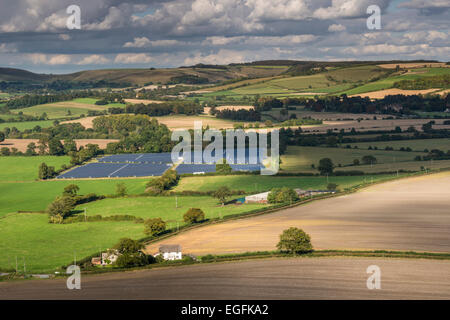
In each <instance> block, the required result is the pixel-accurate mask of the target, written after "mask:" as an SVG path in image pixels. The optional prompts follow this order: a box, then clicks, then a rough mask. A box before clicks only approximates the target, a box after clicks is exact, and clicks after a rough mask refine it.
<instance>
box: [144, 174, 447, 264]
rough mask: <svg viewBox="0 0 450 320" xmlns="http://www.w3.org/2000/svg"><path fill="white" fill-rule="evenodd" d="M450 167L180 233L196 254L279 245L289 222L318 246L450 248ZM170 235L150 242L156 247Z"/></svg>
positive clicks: (184, 245)
mask: <svg viewBox="0 0 450 320" xmlns="http://www.w3.org/2000/svg"><path fill="white" fill-rule="evenodd" d="M449 182H450V173H449V172H443V173H439V174H433V175H427V176H419V177H410V178H406V179H401V180H396V181H391V182H387V183H383V184H377V185H374V186H371V187H368V188H366V189H364V190H361V191H360V192H356V193H353V194H349V195H343V196H338V197H333V198H328V199H323V200H320V201H314V202H310V203H308V204H305V205H302V206H296V207H293V208H288V209H283V210H280V211H277V212H274V213H271V214H266V215H260V216H256V217H251V218H247V219H240V220H231V221H227V222H224V223H220V224H211V225H207V226H204V227H201V228H197V229H192V230H188V231H186V232H182V233H180V234H178V235H175V236H174V237H172V238H171V239H170V241H171V243H177V244H180V245H181V246H182V248H183V250H184V251H185V252H189V253H192V254H198V255H205V254H226V253H237V252H242V253H243V252H252V251H253V252H255V251H263V250H275V248H276V244H277V242H278V241H279V239H280V238H279V236H280V234H281V232H282V231H283V230H286V229H287V228H289V227H293V226H295V227H298V228H301V229H303V230H304V231H305V232H307V233H308V234H309V235H310V236H311V242H312V245H313V246H314V248H316V249H325V248H326V249H331V248H332V249H338V250H343V249H346V250H382V249H384V250H405V251H407V250H414V251H429V252H449V251H450V233H449V224H450V215H449V214H448V206H449V205H450V190H449V188H448V184H449ZM161 243H167V240H163V241H158V242H154V243H151V244H149V245H148V246H147V252H155V249H156V248H158V245H160V244H161Z"/></svg>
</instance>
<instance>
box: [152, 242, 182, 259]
mask: <svg viewBox="0 0 450 320" xmlns="http://www.w3.org/2000/svg"><path fill="white" fill-rule="evenodd" d="M158 255H161V256H162V257H163V258H164V260H181V259H182V258H183V255H182V254H181V246H180V245H179V244H162V245H160V246H159V254H158Z"/></svg>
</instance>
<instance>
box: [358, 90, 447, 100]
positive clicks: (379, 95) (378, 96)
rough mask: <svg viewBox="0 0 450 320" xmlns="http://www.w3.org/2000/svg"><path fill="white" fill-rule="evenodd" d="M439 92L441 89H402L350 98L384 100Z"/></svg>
mask: <svg viewBox="0 0 450 320" xmlns="http://www.w3.org/2000/svg"><path fill="white" fill-rule="evenodd" d="M436 91H439V89H437V88H436V89H426V90H402V89H385V90H380V91H372V92H367V93H360V94H354V95H351V96H350V97H356V96H358V97H369V98H370V99H383V98H384V97H385V96H393V95H397V94H402V95H404V96H412V95H419V94H422V95H425V94H428V93H433V92H436Z"/></svg>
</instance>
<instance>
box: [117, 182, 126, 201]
mask: <svg viewBox="0 0 450 320" xmlns="http://www.w3.org/2000/svg"><path fill="white" fill-rule="evenodd" d="M116 194H117V195H118V196H119V197H125V196H126V195H127V187H126V186H125V183H123V182H121V183H118V184H117V185H116Z"/></svg>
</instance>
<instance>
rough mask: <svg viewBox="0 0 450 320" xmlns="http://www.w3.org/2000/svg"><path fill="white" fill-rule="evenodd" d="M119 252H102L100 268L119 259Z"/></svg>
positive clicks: (110, 250) (109, 250)
mask: <svg viewBox="0 0 450 320" xmlns="http://www.w3.org/2000/svg"><path fill="white" fill-rule="evenodd" d="M119 255H120V254H119V252H118V251H117V250H114V249H108V250H106V252H102V262H101V263H102V266H106V265H108V264H113V263H114V262H116V260H117V258H119Z"/></svg>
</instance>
